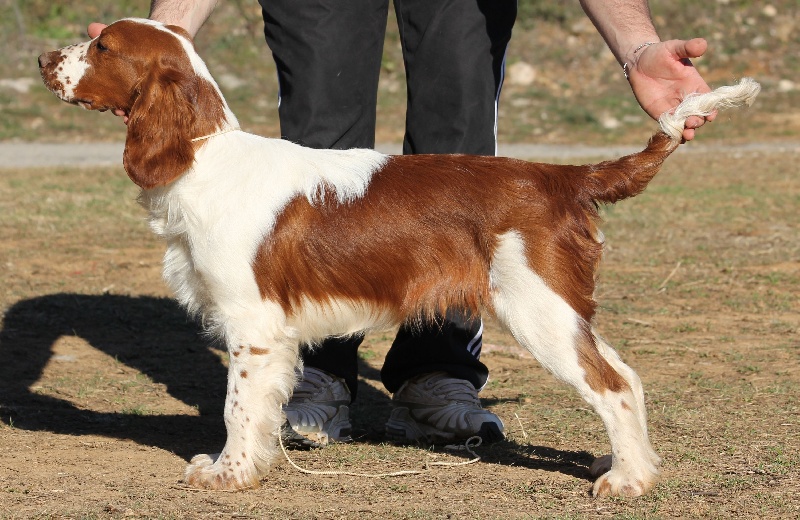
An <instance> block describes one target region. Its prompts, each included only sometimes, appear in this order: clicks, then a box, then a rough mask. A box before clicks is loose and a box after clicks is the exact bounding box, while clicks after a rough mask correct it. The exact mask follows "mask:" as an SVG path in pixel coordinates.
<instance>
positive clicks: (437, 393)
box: [386, 372, 505, 443]
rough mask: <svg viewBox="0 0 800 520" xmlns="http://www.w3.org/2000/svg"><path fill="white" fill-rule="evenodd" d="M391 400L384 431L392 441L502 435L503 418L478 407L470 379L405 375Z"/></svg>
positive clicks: (490, 438)
mask: <svg viewBox="0 0 800 520" xmlns="http://www.w3.org/2000/svg"><path fill="white" fill-rule="evenodd" d="M392 403H393V404H394V410H392V414H391V415H390V416H389V420H388V421H386V435H387V437H389V439H391V440H393V441H395V442H409V441H418V442H428V443H442V442H451V441H456V440H466V439H468V438H470V437H472V436H475V435H478V436H479V437H480V438H481V439H482V440H483V442H486V443H489V442H496V441H501V440H503V439H504V438H505V436H504V435H503V429H504V428H503V421H501V420H500V418H499V417H497V416H496V415H495V414H493V413H492V412H489V411H487V410H484V409H483V408H482V407H481V401H480V399H479V398H478V392H477V390H475V387H474V386H472V383H470V382H469V381H465V380H463V379H455V378H453V377H450V376H449V375H448V374H447V373H445V372H433V373H431V374H424V375H421V376H417V377H415V378H412V379H409V380H408V381H406V382H405V384H403V386H401V387H400V389H399V390H398V391H397V392H396V393H395V394H394V396H392Z"/></svg>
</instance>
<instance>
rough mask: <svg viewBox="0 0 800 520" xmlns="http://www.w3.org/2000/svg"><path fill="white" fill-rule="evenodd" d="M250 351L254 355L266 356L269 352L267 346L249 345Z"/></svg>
mask: <svg viewBox="0 0 800 520" xmlns="http://www.w3.org/2000/svg"><path fill="white" fill-rule="evenodd" d="M250 353H251V354H252V355H254V356H266V355H267V354H269V349H268V348H259V347H250Z"/></svg>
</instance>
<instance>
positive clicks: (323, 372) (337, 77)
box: [259, 0, 388, 445]
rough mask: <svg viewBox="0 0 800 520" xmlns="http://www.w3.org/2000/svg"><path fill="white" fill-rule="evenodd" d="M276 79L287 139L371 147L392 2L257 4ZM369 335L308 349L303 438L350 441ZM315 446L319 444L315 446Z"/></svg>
mask: <svg viewBox="0 0 800 520" xmlns="http://www.w3.org/2000/svg"><path fill="white" fill-rule="evenodd" d="M259 1H260V3H261V6H262V13H263V16H264V35H265V37H266V40H267V44H268V45H269V47H270V49H271V51H272V55H273V57H274V59H275V64H276V67H277V72H278V84H279V88H280V102H279V108H278V112H279V117H280V124H281V137H282V138H284V139H287V140H290V141H293V142H296V143H299V144H302V145H304V146H308V147H311V148H336V149H348V148H372V147H374V144H375V112H376V106H377V91H378V76H379V74H380V66H381V57H382V53H383V42H384V36H385V31H386V20H387V14H388V0H349V1H348V2H339V1H334V0H259ZM362 339H363V335H355V336H352V337H350V338H330V339H328V340H326V341H324V342H323V344H322V345H320V346H318V347H317V348H315V349H314V350H312V351H308V350H305V349H304V350H303V354H302V356H303V363H304V366H305V369H304V373H303V377H302V378H301V381H300V383H299V384H298V386H297V388H296V389H295V394H294V396H293V398H292V400H291V401H290V403H289V405H288V406H287V407H286V415H287V418H288V420H289V423H290V424H291V426H292V427H293V428H294V430H295V431H296V432H300V433H302V434H303V437H301V436H297V435H292V432H288V431H286V434H287V436H288V437H289V440H290V441H296V442H295V443H296V444H308V443H307V442H306V440H305V439H306V438H309V437H310V438H313V440H314V441H318V442H321V443H322V444H325V443H326V442H327V441H328V440H329V439H330V440H346V439H347V438H349V434H350V432H349V429H350V422H349V417H348V414H349V411H348V407H347V405H348V404H349V403H350V401H351V400H352V398H353V397H355V393H356V389H357V388H358V385H357V383H358V372H357V360H358V357H357V350H358V346H359V345H360V344H361V341H362ZM311 444H312V445H313V444H314V443H311Z"/></svg>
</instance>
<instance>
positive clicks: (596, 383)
mask: <svg viewBox="0 0 800 520" xmlns="http://www.w3.org/2000/svg"><path fill="white" fill-rule="evenodd" d="M39 64H40V68H41V74H42V77H43V78H44V82H45V84H46V85H47V87H48V88H49V89H50V90H51V91H53V92H54V93H55V94H56V95H57V96H58V97H59V98H61V99H62V100H64V101H67V102H69V103H73V104H77V105H80V106H83V107H84V108H87V109H95V110H112V109H121V110H124V111H125V112H126V113H128V114H129V116H130V119H129V122H128V134H127V140H126V145H125V153H124V165H125V170H126V171H127V172H128V175H129V176H130V178H131V179H132V180H133V182H135V183H136V184H137V185H139V186H140V187H141V188H142V193H141V197H140V201H141V204H142V205H143V206H144V207H145V208H147V210H148V211H149V212H150V225H151V227H152V229H153V231H154V232H155V233H156V234H157V235H159V236H161V237H163V238H164V239H165V240H166V242H167V252H166V255H165V257H164V277H165V279H166V281H167V283H168V284H169V286H170V287H171V288H172V289H173V290H174V291H175V293H176V295H177V298H178V299H179V300H180V302H181V303H182V304H183V305H184V306H185V307H186V308H187V309H188V310H189V311H190V312H191V313H194V314H201V315H202V316H203V317H204V322H205V323H207V324H210V326H211V327H212V328H213V331H214V332H215V333H216V334H218V335H219V337H221V338H222V339H223V340H224V341H225V343H226V345H227V348H228V351H229V353H230V369H229V373H228V389H227V398H226V401H225V424H226V427H227V442H226V443H225V447H224V448H223V450H222V452H221V453H220V454H218V455H198V456H196V457H194V458H193V459H192V461H191V463H190V464H189V466H188V467H187V469H186V482H187V483H189V484H191V485H193V486H198V487H203V488H212V489H237V488H247V487H251V486H256V485H257V484H258V482H259V478H260V477H261V476H262V475H263V474H264V472H265V471H266V469H267V467H268V466H269V464H270V461H271V460H272V459H273V457H275V455H276V453H278V450H277V435H278V432H279V430H280V427H281V424H282V423H283V418H282V412H281V407H282V405H283V404H284V403H286V402H287V401H288V399H289V396H290V394H291V393H292V388H293V387H294V384H295V377H296V375H295V374H296V373H297V369H298V363H299V361H298V349H299V346H300V345H301V344H304V343H313V342H315V341H319V340H320V339H322V338H325V337H327V336H331V335H343V334H350V333H354V332H357V331H363V330H367V329H374V328H386V327H392V326H396V325H397V324H399V323H402V322H404V321H406V320H427V319H433V316H434V315H435V314H436V313H442V312H444V310H445V309H447V308H458V309H464V310H467V311H469V312H473V313H477V312H480V311H481V310H486V311H489V312H491V313H493V314H494V315H496V316H497V318H498V319H499V320H500V321H501V322H502V323H503V324H504V325H505V326H507V327H508V328H509V329H510V331H511V332H512V333H513V335H514V337H515V338H516V339H517V340H518V341H519V343H520V344H522V345H523V346H524V347H525V348H527V349H528V350H529V351H530V352H531V353H532V354H533V355H534V356H535V357H536V359H538V360H539V361H540V362H541V363H542V364H543V365H544V366H545V367H546V368H547V369H548V370H549V371H550V372H552V373H553V374H554V375H555V376H556V377H558V378H559V379H562V380H563V381H565V382H567V383H569V384H571V385H572V386H574V387H575V389H576V390H577V391H578V392H579V393H580V395H581V396H583V398H584V399H586V401H587V402H588V403H589V404H591V406H592V407H593V408H594V409H595V410H596V411H597V413H598V414H599V415H600V417H601V418H602V420H603V422H604V423H605V426H606V429H607V430H608V435H609V437H610V440H611V451H612V455H610V456H608V455H607V456H605V457H601V458H599V459H598V460H597V461H596V462H595V464H594V465H593V467H592V471H593V473H594V474H595V475H596V476H598V478H597V481H596V482H595V483H594V488H593V492H594V494H595V495H640V494H642V493H644V492H645V491H647V490H648V489H649V488H650V487H651V486H653V484H654V483H655V481H656V477H657V475H658V466H659V462H660V459H659V457H658V455H656V453H655V451H653V449H652V448H651V446H650V442H649V441H648V436H647V424H646V413H645V404H644V395H643V391H642V385H641V383H640V381H639V378H638V376H637V375H636V374H635V373H634V371H633V370H632V369H631V368H629V367H628V366H627V365H625V364H624V363H623V362H622V360H620V358H619V356H618V355H617V354H616V352H615V351H614V350H613V349H612V348H611V346H609V345H608V343H606V342H605V341H604V340H603V339H602V338H600V336H599V335H597V334H596V333H595V331H594V329H593V328H592V325H591V322H592V317H593V315H594V313H595V302H594V300H593V297H592V293H593V291H594V277H595V273H596V271H597V267H598V263H599V261H600V256H601V252H602V249H603V238H602V236H603V235H602V233H601V232H600V231H599V230H598V228H597V222H598V213H597V204H598V203H613V202H616V201H618V200H621V199H624V198H626V197H631V196H633V195H636V194H637V193H639V192H641V191H642V190H643V189H644V188H645V186H646V185H647V183H648V182H649V181H650V179H651V178H652V177H653V176H654V175H655V174H656V172H657V171H658V170H659V168H660V166H661V164H662V162H663V161H664V159H665V158H666V157H667V156H668V155H669V154H670V153H671V152H672V151H673V150H675V149H676V148H677V147H678V145H679V143H680V130H679V131H678V132H677V136H675V137H670V136H668V135H667V134H665V133H663V132H659V133H657V134H656V135H654V136H653V137H652V138H651V140H650V142H649V144H648V145H647V148H646V149H645V150H644V151H642V152H640V153H636V154H633V155H630V156H627V157H623V158H621V159H619V160H615V161H608V162H603V163H600V164H595V165H588V166H556V165H549V164H535V163H528V162H524V161H519V160H514V159H505V158H495V157H473V156H465V155H415V156H387V155H383V154H381V153H378V152H375V151H372V150H347V151H337V150H312V149H308V148H303V147H300V146H298V145H295V144H292V143H290V142H287V141H284V140H280V139H267V138H264V137H259V136H256V135H252V134H248V133H245V132H243V131H241V130H239V127H238V123H237V121H236V118H235V117H234V115H233V113H231V111H230V109H229V108H228V106H227V104H226V103H225V100H224V99H223V97H222V94H221V92H220V90H219V88H218V87H217V84H216V83H215V82H214V80H213V79H212V77H211V75H210V74H209V72H208V69H207V68H206V66H205V64H204V63H203V61H202V60H201V59H200V57H199V56H198V55H197V53H196V52H195V50H194V47H193V44H192V41H191V39H190V38H189V37H188V35H187V34H186V33H185V32H184V31H183V30H181V29H180V28H178V27H174V26H164V25H162V24H159V23H156V22H152V21H148V20H141V19H126V20H121V21H119V22H116V23H114V24H112V25H110V26H108V27H107V28H105V29H104V30H103V32H102V34H101V35H100V36H98V37H97V38H95V39H94V40H92V41H90V42H86V43H81V44H78V45H73V46H70V47H66V48H64V49H60V50H57V51H53V52H49V53H46V54H43V55H42V56H40V57H39ZM725 88H727V89H728V90H725V91H723V90H722V89H720V90H718V91H715V92H714V93H711V94H707V95H703V96H696V97H691V98H689V99H688V100H687V101H685V102H684V103H683V104H682V105H681V107H680V108H679V110H678V111H677V115H676V116H675V117H677V118H678V119H679V120H678V122H677V124H678V126H679V128H682V127H683V120H684V119H685V118H686V117H687V116H688V115H690V114H699V113H703V112H710V111H711V110H713V109H715V108H716V107H717V106H719V105H720V104H724V103H738V102H742V101H745V102H749V101H750V100H751V99H752V98H753V97H754V96H755V95H756V93H757V91H758V85H757V84H756V83H755V82H752V81H751V80H747V81H743V82H742V83H741V84H740V85H739V86H737V87H725ZM681 118H682V119H681ZM662 127H664V128H666V125H662Z"/></svg>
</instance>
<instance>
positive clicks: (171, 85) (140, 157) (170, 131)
mask: <svg viewBox="0 0 800 520" xmlns="http://www.w3.org/2000/svg"><path fill="white" fill-rule="evenodd" d="M196 81H197V79H196V77H195V76H194V74H192V73H191V72H190V73H186V72H183V71H181V70H180V69H179V68H177V67H172V66H170V65H169V64H164V63H159V64H156V65H155V66H153V67H152V68H151V70H150V71H149V72H148V75H147V76H146V77H145V79H144V80H143V81H142V82H141V83H140V84H139V87H138V91H139V92H138V97H137V99H136V101H135V102H134V104H133V107H132V108H131V110H130V114H129V116H128V117H129V119H128V137H127V139H126V141H125V153H124V154H123V164H124V166H125V171H126V172H128V176H129V177H130V178H131V180H132V181H133V182H135V183H136V184H137V185H138V186H139V187H141V188H143V189H150V188H155V187H158V186H164V185H166V184H169V183H170V182H172V181H174V180H175V179H176V178H177V177H178V176H180V175H181V174H182V173H183V172H185V171H186V170H187V169H189V168H190V167H191V165H192V163H193V162H194V144H193V143H192V137H194V136H193V135H192V134H191V132H192V131H193V129H194V126H195V125H194V122H195V119H196V113H195V99H194V98H195V96H196V88H195V86H194V84H195V83H196Z"/></svg>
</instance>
